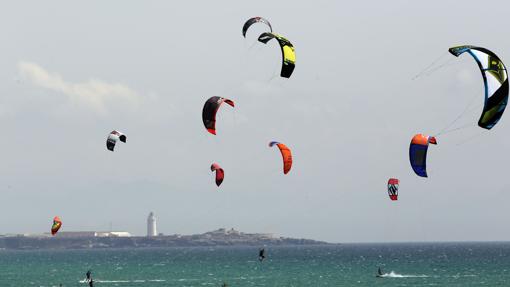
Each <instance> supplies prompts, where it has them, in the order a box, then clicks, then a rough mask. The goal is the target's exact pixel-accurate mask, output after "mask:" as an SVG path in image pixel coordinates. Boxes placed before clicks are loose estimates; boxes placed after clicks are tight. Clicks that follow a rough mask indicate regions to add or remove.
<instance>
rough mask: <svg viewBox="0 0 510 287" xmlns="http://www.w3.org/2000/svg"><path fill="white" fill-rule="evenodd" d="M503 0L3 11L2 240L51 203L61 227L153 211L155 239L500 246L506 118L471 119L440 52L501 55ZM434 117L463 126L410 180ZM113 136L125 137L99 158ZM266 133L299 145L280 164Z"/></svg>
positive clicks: (140, 219)
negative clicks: (491, 122) (489, 125)
mask: <svg viewBox="0 0 510 287" xmlns="http://www.w3.org/2000/svg"><path fill="white" fill-rule="evenodd" d="M382 2H384V3H382ZM497 2H498V3H497V4H496V3H494V5H477V4H479V1H464V2H462V3H459V2H458V1H425V2H419V1H375V0H374V1H348V2H347V1H301V2H300V1H297V2H296V1H182V2H180V3H176V2H175V1H121V0H118V1H99V0H97V1H82V2H81V3H78V2H76V1H74V2H72V3H70V2H69V1H11V2H10V3H8V4H4V5H2V9H0V37H1V39H2V41H1V43H2V44H1V48H0V128H1V130H2V137H1V140H0V153H1V158H2V160H1V161H0V174H1V176H0V194H1V196H0V207H1V208H0V215H1V218H2V219H1V220H0V233H28V232H30V233H38V232H47V231H48V230H49V227H50V224H51V219H52V218H53V216H55V215H59V216H61V218H62V220H63V221H64V224H63V229H62V230H66V231H71V230H107V229H109V226H110V224H112V225H113V229H116V230H126V231H130V232H132V233H133V234H138V235H143V234H145V232H146V225H145V222H146V218H147V215H148V213H149V212H150V211H154V212H155V214H156V216H157V219H158V229H159V232H163V233H165V234H174V233H181V234H190V233H201V232H205V231H209V230H213V229H216V228H219V227H227V228H230V227H234V228H236V229H238V230H242V231H246V232H271V233H275V234H277V235H282V236H291V237H305V238H313V239H319V240H327V241H332V242H373V241H384V242H386V241H436V240H510V229H509V228H508V219H509V217H510V209H509V208H508V206H509V203H510V184H509V177H508V175H507V174H508V162H509V157H510V156H509V155H508V153H507V151H508V150H509V148H510V133H509V130H510V118H509V117H510V116H508V115H505V116H503V118H502V120H501V121H500V122H499V123H498V125H497V126H496V127H495V128H494V129H492V130H491V131H489V132H485V131H484V130H482V129H480V128H477V127H476V123H477V121H478V117H479V115H480V113H481V109H482V105H483V84H482V80H481V76H480V72H479V70H478V68H477V66H476V64H475V62H474V61H473V59H472V58H470V57H469V56H468V55H463V56H461V57H460V58H455V57H453V56H451V55H449V54H448V53H447V49H448V48H449V47H451V46H456V45H461V44H473V45H480V46H484V47H487V48H489V49H491V50H492V51H494V52H495V53H497V54H498V55H499V56H500V58H502V59H503V61H504V60H505V59H510V40H509V39H508V37H507V36H506V34H507V33H506V32H505V31H507V28H508V24H509V22H508V20H507V19H508V11H510V4H509V3H508V2H507V1H497ZM252 16H263V17H265V18H267V19H269V20H270V21H271V23H272V25H273V29H274V31H275V32H278V33H280V34H282V35H284V36H286V37H287V38H288V39H289V40H290V41H291V42H292V43H293V44H294V46H295V48H296V57H297V64H296V69H295V71H294V74H293V75H292V77H291V78H290V79H283V78H280V77H279V76H278V74H279V69H280V61H281V54H280V50H279V47H278V46H277V44H276V43H272V42H270V43H269V44H268V45H263V44H261V43H258V42H257V41H256V39H257V37H258V34H260V33H261V32H262V31H264V30H265V27H264V26H263V25H257V26H253V27H252V29H250V31H249V32H248V34H247V38H246V39H245V38H243V37H242V35H241V28H242V25H243V23H244V22H245V21H246V20H247V19H248V18H250V17H252ZM437 59H439V60H437ZM435 60H437V61H436V62H435ZM507 61H510V60H507ZM431 63H433V65H432V67H431V68H430V69H428V70H425V71H424V69H425V68H427V67H428V66H429V65H430V64H431ZM417 74H419V76H418V77H417V78H415V79H413V78H414V77H415V76H416V75H417ZM211 96H221V97H227V98H230V99H232V100H234V101H235V103H236V107H235V108H234V109H232V108H230V107H229V106H224V107H222V109H221V110H220V111H219V113H218V123H217V132H218V135H217V136H213V135H210V134H208V133H207V132H206V130H205V128H204V127H203V124H202V120H201V111H202V106H203V103H204V102H205V101H206V100H207V99H208V98H209V97H211ZM459 115H462V117H460V119H459V120H458V121H456V122H455V123H454V124H452V125H451V126H450V127H449V124H450V123H451V122H452V121H454V120H455V119H456V118H457V117H458V116H459ZM445 128H446V130H451V129H456V128H458V129H457V130H453V131H451V132H446V133H444V134H442V135H439V136H438V138H437V139H438V142H439V145H437V146H432V147H431V148H430V149H429V158H428V172H429V176H430V177H429V178H428V179H423V178H419V177H417V176H416V175H415V174H414V173H413V171H412V169H411V167H410V165H409V160H408V147H409V141H410V139H411V137H412V136H413V135H414V134H415V133H425V134H430V135H434V134H437V133H439V132H440V131H441V130H443V129H445ZM113 129H118V130H120V131H122V132H124V133H125V134H126V135H127V137H128V141H127V143H126V144H119V145H117V147H116V150H115V152H113V153H112V152H109V151H107V150H106V147H105V140H106V137H107V135H108V133H109V132H110V131H112V130H113ZM271 140H278V141H281V142H284V143H285V144H287V145H288V146H289V147H290V148H291V149H292V150H293V154H294V166H293V168H292V171H291V172H290V173H289V174H288V175H286V176H284V175H283V173H282V166H281V165H282V164H281V158H280V155H279V153H278V151H277V150H276V149H270V148H269V147H268V146H267V143H268V142H269V141H271ZM213 162H218V163H219V164H220V165H221V166H222V167H223V168H224V169H225V172H226V176H225V181H224V183H223V185H222V186H221V188H217V187H216V185H215V184H214V175H213V174H212V173H211V172H210V169H209V167H210V165H211V163H213ZM389 177H398V178H400V180H401V185H400V198H399V201H398V202H391V201H390V200H389V198H388V196H387V193H386V182H387V180H388V178H389Z"/></svg>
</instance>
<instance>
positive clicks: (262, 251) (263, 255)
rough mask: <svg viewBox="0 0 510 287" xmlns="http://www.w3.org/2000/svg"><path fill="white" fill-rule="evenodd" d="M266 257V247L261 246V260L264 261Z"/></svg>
mask: <svg viewBox="0 0 510 287" xmlns="http://www.w3.org/2000/svg"><path fill="white" fill-rule="evenodd" d="M265 258H266V249H264V248H261V249H260V250H259V261H260V262H262V261H263V260H264V259H265Z"/></svg>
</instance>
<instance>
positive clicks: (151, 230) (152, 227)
mask: <svg viewBox="0 0 510 287" xmlns="http://www.w3.org/2000/svg"><path fill="white" fill-rule="evenodd" d="M157 235H158V233H157V230H156V217H155V216H154V212H151V213H149V217H148V218H147V237H153V236H157Z"/></svg>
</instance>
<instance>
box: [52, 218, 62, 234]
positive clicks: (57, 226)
mask: <svg viewBox="0 0 510 287" xmlns="http://www.w3.org/2000/svg"><path fill="white" fill-rule="evenodd" d="M61 226H62V220H60V218H59V217H58V216H55V217H54V218H53V225H52V226H51V235H55V234H57V232H58V230H59V229H60V227H61Z"/></svg>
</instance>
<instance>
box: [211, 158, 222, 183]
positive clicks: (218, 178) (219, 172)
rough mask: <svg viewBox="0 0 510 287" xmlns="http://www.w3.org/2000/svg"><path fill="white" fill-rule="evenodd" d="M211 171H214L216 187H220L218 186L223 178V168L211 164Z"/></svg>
mask: <svg viewBox="0 0 510 287" xmlns="http://www.w3.org/2000/svg"><path fill="white" fill-rule="evenodd" d="M211 171H216V185H217V186H220V184H221V183H222V182H223V178H225V172H224V171H223V168H221V166H220V165H219V164H217V163H213V164H212V165H211Z"/></svg>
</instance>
